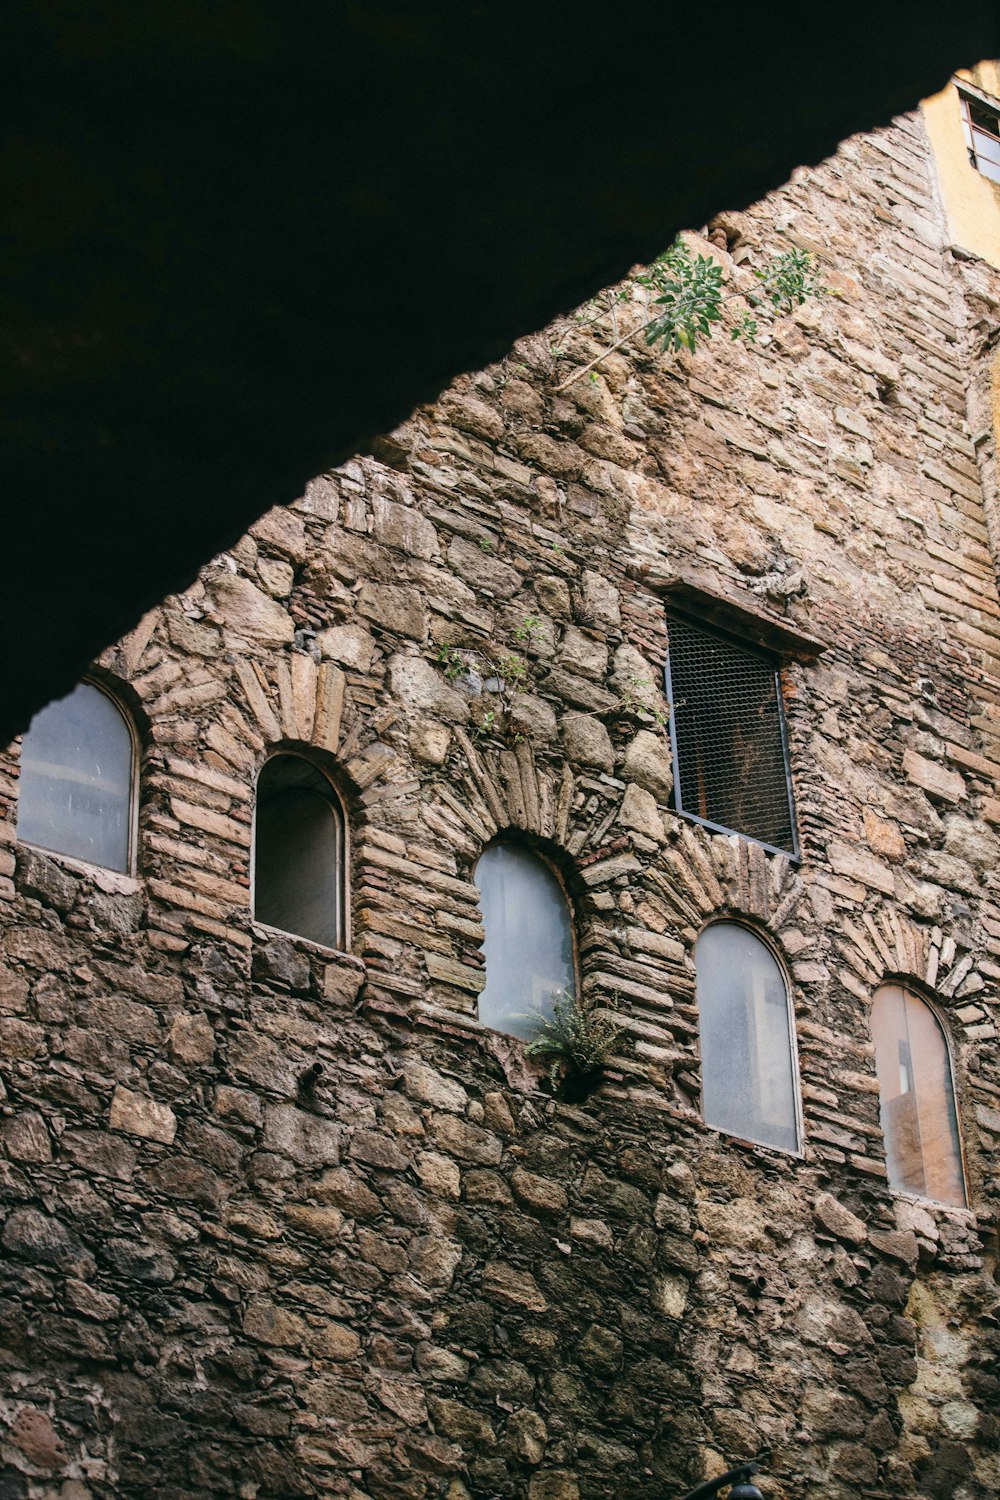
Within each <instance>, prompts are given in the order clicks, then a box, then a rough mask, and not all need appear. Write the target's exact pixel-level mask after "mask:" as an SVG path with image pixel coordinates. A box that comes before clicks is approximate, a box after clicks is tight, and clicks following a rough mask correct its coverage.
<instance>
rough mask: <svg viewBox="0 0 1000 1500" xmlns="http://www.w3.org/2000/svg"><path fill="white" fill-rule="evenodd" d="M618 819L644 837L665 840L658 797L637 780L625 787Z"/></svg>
mask: <svg viewBox="0 0 1000 1500" xmlns="http://www.w3.org/2000/svg"><path fill="white" fill-rule="evenodd" d="M618 821H619V823H621V825H622V827H623V828H629V829H631V830H632V831H633V832H634V833H641V834H642V836H643V838H647V839H654V840H655V841H656V842H657V843H662V842H663V839H664V832H663V816H662V814H661V813H660V812H659V810H658V808H657V804H656V798H655V797H654V795H653V793H652V792H647V791H646V790H645V788H644V787H641V786H637V785H636V783H635V782H630V783H629V785H628V786H627V787H626V788H625V795H624V797H623V798H622V805H621V811H620V812H619V814H618Z"/></svg>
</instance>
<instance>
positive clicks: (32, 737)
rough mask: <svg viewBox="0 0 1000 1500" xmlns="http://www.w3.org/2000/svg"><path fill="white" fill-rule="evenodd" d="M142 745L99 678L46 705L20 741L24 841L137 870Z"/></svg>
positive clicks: (20, 811) (20, 832)
mask: <svg viewBox="0 0 1000 1500" xmlns="http://www.w3.org/2000/svg"><path fill="white" fill-rule="evenodd" d="M138 744H139V742H138V735H137V733H136V729H135V723H134V720H133V718H132V716H131V715H130V714H129V713H127V712H126V710H125V709H124V708H123V706H122V704H121V702H120V701H119V698H118V696H117V694H116V693H115V692H113V691H112V690H111V689H110V688H109V687H108V686H107V685H106V684H105V683H104V682H103V681H102V680H101V679H100V678H97V677H89V676H88V677H85V678H84V679H83V681H81V682H78V683H77V685H76V687H75V688H74V689H73V691H72V692H71V693H67V694H66V696H65V697H64V698H59V699H57V701H56V702H55V703H50V704H48V705H47V706H46V707H45V708H43V709H40V710H39V712H38V713H37V714H36V715H35V717H34V718H33V719H32V721H31V724H30V726H29V727H28V730H27V732H26V734H25V735H24V738H23V740H22V741H21V774H20V780H19V783H18V809H17V836H18V838H19V840H21V841H22V842H23V843H25V844H31V845H33V846H34V847H36V848H39V849H44V850H46V851H47V852H49V853H52V854H62V855H66V856H67V857H68V858H70V859H78V860H82V861H84V862H86V863H87V864H92V865H99V866H101V867H102V868H104V869H108V870H116V871H118V872H119V873H121V874H125V875H130V874H132V873H133V871H134V868H135V843H136V839H135V825H136V807H137V790H138Z"/></svg>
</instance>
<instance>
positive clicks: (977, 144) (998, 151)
mask: <svg viewBox="0 0 1000 1500" xmlns="http://www.w3.org/2000/svg"><path fill="white" fill-rule="evenodd" d="M972 144H973V147H974V149H975V152H976V160H977V161H979V162H983V161H988V162H990V163H991V164H992V165H993V166H1000V141H998V140H997V138H996V136H995V135H985V134H984V133H983V132H982V131H981V130H974V131H973V132H972Z"/></svg>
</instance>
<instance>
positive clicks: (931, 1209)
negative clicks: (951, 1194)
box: [889, 1188, 979, 1229]
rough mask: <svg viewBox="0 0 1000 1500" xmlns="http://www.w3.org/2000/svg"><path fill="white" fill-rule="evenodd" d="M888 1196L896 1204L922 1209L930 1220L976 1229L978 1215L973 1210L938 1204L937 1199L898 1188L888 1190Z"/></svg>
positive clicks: (950, 1204) (952, 1204)
mask: <svg viewBox="0 0 1000 1500" xmlns="http://www.w3.org/2000/svg"><path fill="white" fill-rule="evenodd" d="M889 1194H890V1196H891V1197H892V1198H893V1199H894V1200H895V1201H896V1202H898V1203H908V1204H911V1205H912V1206H913V1207H914V1208H922V1209H923V1210H924V1213H928V1214H930V1215H931V1216H932V1218H941V1219H949V1220H950V1221H951V1222H952V1223H953V1224H961V1225H963V1226H965V1227H968V1228H972V1229H978V1228H979V1215H978V1214H977V1213H976V1210H975V1209H974V1208H968V1207H966V1208H960V1207H959V1206H958V1205H957V1204H955V1203H940V1202H939V1201H938V1200H937V1198H921V1197H920V1196H919V1194H917V1193H906V1192H903V1191H901V1190H900V1189H899V1188H890V1189H889Z"/></svg>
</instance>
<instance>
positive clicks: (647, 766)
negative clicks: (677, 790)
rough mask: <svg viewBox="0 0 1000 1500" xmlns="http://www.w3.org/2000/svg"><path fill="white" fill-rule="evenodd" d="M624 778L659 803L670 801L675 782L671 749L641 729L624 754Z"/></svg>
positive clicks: (663, 740)
mask: <svg viewBox="0 0 1000 1500" xmlns="http://www.w3.org/2000/svg"><path fill="white" fill-rule="evenodd" d="M622 776H623V777H624V778H625V780H626V781H633V782H635V783H636V784H637V785H638V786H640V787H642V788H643V789H644V790H645V791H647V792H650V793H651V794H652V795H653V796H654V797H655V798H656V800H657V802H662V803H666V802H669V801H670V793H671V791H672V790H673V785H674V779H673V771H672V769H671V761H670V746H669V745H668V744H667V742H666V740H665V739H664V738H663V736H662V735H657V734H653V733H652V731H651V730H649V729H640V730H639V732H638V734H637V735H636V736H635V738H634V739H633V740H632V741H631V743H630V744H629V746H628V748H627V749H626V751H625V759H624V761H623V762H622Z"/></svg>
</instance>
